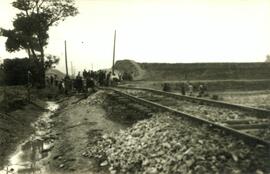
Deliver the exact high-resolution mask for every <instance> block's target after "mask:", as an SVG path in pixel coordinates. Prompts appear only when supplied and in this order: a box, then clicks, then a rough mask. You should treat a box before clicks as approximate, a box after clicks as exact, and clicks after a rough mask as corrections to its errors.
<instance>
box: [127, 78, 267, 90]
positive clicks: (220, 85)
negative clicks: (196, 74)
mask: <svg viewBox="0 0 270 174" xmlns="http://www.w3.org/2000/svg"><path fill="white" fill-rule="evenodd" d="M186 82H187V81H133V82H123V84H124V85H128V86H133V87H145V88H154V89H159V90H161V89H162V88H163V85H164V83H168V84H169V85H170V87H171V89H172V90H174V91H180V90H181V86H182V85H184V84H186ZM189 82H190V83H191V84H192V85H193V86H194V90H195V91H196V90H198V87H199V85H200V84H202V83H203V84H206V85H207V88H208V91H210V92H215V91H252V90H266V89H270V80H196V81H195V80H193V81H189Z"/></svg>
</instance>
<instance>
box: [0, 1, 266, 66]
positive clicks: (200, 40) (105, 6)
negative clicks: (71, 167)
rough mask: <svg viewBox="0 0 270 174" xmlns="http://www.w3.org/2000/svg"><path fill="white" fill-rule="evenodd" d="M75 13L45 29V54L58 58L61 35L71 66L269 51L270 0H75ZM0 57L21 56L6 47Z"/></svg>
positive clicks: (4, 4) (5, 19) (3, 6)
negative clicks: (48, 33)
mask: <svg viewBox="0 0 270 174" xmlns="http://www.w3.org/2000/svg"><path fill="white" fill-rule="evenodd" d="M11 2H12V0H1V1H0V15H1V20H0V27H4V28H11V27H12V19H13V17H14V15H15V13H16V11H14V10H13V7H12V6H11V4H10V3H11ZM76 5H77V7H78V9H79V12H80V14H78V15H77V16H76V17H70V18H68V19H67V20H66V21H64V22H62V23H60V24H59V25H58V26H56V27H52V28H51V29H50V40H49V45H48V47H47V49H46V52H47V53H50V54H55V55H58V56H59V57H60V58H62V59H61V62H60V64H59V65H58V68H59V69H61V70H64V40H67V46H68V59H69V62H70V61H72V62H73V65H74V66H75V68H76V70H81V69H83V68H87V69H90V68H91V64H93V66H94V69H98V68H108V67H110V66H111V64H112V49H113V33H114V29H116V30H117V44H116V60H119V59H133V60H135V61H138V62H170V63H172V62H180V63H181V62H256V61H264V60H265V59H266V55H267V54H270V0H76ZM4 44H5V38H0V57H2V58H7V57H14V56H24V55H25V56H26V54H25V52H24V51H23V52H21V53H20V54H18V53H16V54H10V53H7V52H6V51H5V47H4Z"/></svg>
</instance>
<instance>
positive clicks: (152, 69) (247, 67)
mask: <svg viewBox="0 0 270 174" xmlns="http://www.w3.org/2000/svg"><path fill="white" fill-rule="evenodd" d="M115 68H116V69H118V70H120V71H127V72H130V73H132V74H133V75H134V76H135V77H140V78H139V79H138V80H145V81H148V80H151V81H164V80H167V81H180V80H243V79H245V80H258V79H269V77H270V71H269V70H270V63H175V64H168V63H137V62H134V61H130V60H121V61H117V62H116V64H115Z"/></svg>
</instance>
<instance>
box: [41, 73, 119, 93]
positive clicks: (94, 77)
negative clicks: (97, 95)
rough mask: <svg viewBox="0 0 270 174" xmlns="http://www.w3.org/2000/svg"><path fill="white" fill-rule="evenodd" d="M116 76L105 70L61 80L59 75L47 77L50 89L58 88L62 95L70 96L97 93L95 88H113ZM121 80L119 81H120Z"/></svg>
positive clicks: (79, 74)
mask: <svg viewBox="0 0 270 174" xmlns="http://www.w3.org/2000/svg"><path fill="white" fill-rule="evenodd" d="M114 78H115V75H113V74H112V73H111V72H106V71H103V70H99V71H90V70H89V71H86V70H84V71H83V72H82V75H81V72H78V74H77V76H76V77H75V78H70V77H69V76H66V77H65V78H62V79H60V78H59V77H58V76H57V75H51V76H48V77H46V83H47V86H48V87H57V88H58V90H59V92H60V93H65V94H68V93H69V92H71V91H72V92H78V93H81V92H89V91H91V90H92V91H93V90H94V91H95V86H111V85H114V82H117V79H116V80H115V79H114ZM118 80H119V79H118Z"/></svg>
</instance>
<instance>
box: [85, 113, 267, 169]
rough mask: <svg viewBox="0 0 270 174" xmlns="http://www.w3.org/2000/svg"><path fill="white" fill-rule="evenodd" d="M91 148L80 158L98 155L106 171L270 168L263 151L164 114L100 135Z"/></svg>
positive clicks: (259, 147) (258, 147)
mask: <svg viewBox="0 0 270 174" xmlns="http://www.w3.org/2000/svg"><path fill="white" fill-rule="evenodd" d="M95 144H96V145H95V146H92V147H90V148H89V149H88V151H87V152H86V153H85V156H89V157H101V156H102V158H103V159H104V161H103V162H102V163H101V166H103V165H109V166H108V167H109V170H110V172H111V173H264V172H269V168H270V167H269V164H268V162H269V159H270V157H269V151H267V150H266V149H265V148H264V147H262V146H256V147H249V146H247V145H245V144H244V143H243V142H242V141H241V140H236V139H235V138H233V137H230V136H223V135H222V133H217V132H212V131H210V130H209V128H207V127H206V126H202V125H198V126H197V127H196V125H195V124H192V125H191V124H190V123H189V122H186V121H184V120H181V118H176V117H175V116H172V115H170V114H168V113H163V114H156V115H155V116H153V117H152V118H151V119H148V120H143V121H140V122H138V123H137V124H135V125H134V126H133V127H131V128H129V129H127V130H125V131H120V132H119V133H118V134H116V135H104V136H103V137H102V138H101V139H99V140H98V141H97V142H96V143H95ZM99 155H101V156H99ZM105 157H106V158H107V159H106V158H105Z"/></svg>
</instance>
